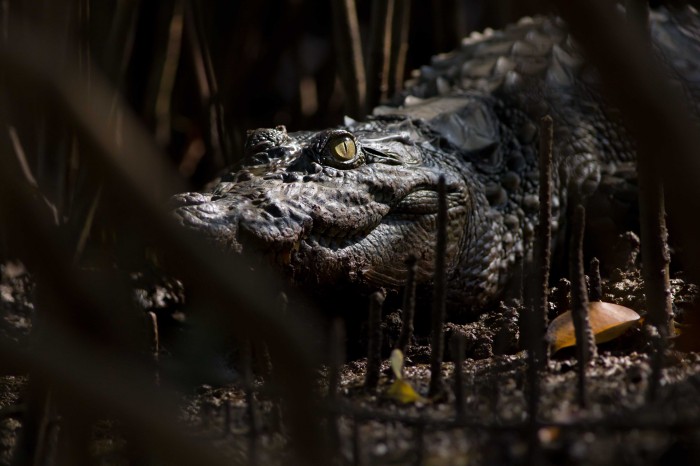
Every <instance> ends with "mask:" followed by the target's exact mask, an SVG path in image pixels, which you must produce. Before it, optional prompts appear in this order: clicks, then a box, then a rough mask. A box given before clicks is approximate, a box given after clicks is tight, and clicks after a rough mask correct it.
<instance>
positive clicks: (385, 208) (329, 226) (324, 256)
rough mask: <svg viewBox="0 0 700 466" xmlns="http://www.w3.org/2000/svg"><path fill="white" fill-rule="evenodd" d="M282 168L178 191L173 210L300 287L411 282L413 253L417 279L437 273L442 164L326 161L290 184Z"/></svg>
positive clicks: (455, 198)
mask: <svg viewBox="0 0 700 466" xmlns="http://www.w3.org/2000/svg"><path fill="white" fill-rule="evenodd" d="M278 175H279V172H277V173H271V172H265V173H262V174H260V175H256V176H252V177H246V178H249V179H247V180H245V181H242V182H237V183H231V184H230V186H228V187H227V188H226V189H224V190H222V189H219V190H218V192H217V193H206V194H199V193H185V194H180V195H178V196H175V197H174V199H173V201H174V202H175V204H176V206H177V207H176V208H175V209H174V211H173V213H174V216H175V218H176V219H177V220H178V221H179V223H181V224H182V225H184V226H186V227H188V228H190V229H194V230H197V231H199V232H201V233H202V234H204V235H205V236H207V237H209V238H211V239H212V240H214V241H215V242H216V243H218V244H219V245H222V246H223V247H224V248H225V249H227V250H230V251H234V252H241V251H243V250H246V251H247V250H257V251H261V252H263V253H264V255H266V256H267V257H268V258H270V260H271V261H273V262H275V263H277V264H278V265H280V266H281V267H282V268H283V269H284V270H286V271H287V273H288V274H290V275H291V276H292V277H293V279H294V280H295V281H297V282H300V283H304V284H338V283H355V284H358V283H359V284H363V285H368V286H387V287H391V288H396V287H399V286H401V285H402V284H403V283H404V282H405V279H406V275H407V269H406V265H405V262H406V260H407V259H408V257H409V256H415V257H416V258H417V259H418V264H417V265H418V268H417V270H418V272H417V273H418V280H419V282H421V281H424V282H427V281H429V280H431V278H432V274H433V264H434V253H433V250H434V241H435V235H436V233H435V232H436V229H437V224H436V222H437V194H436V191H435V190H436V187H437V179H438V178H439V174H438V172H437V171H436V170H435V171H434V170H420V169H417V168H416V167H411V168H410V169H403V168H402V167H391V166H374V167H372V169H371V170H370V169H369V168H367V167H361V168H360V169H358V170H353V171H340V170H334V169H328V168H326V169H324V170H323V171H321V172H319V173H316V174H314V175H310V176H305V177H292V178H293V181H290V178H289V177H285V176H278ZM396 180H401V183H398V184H397V183H396ZM382 181H387V182H386V183H384V184H382ZM399 185H400V186H399ZM448 185H449V186H450V189H449V194H448V218H449V221H448V223H449V224H448V233H449V235H450V241H448V245H449V249H448V253H447V258H448V261H447V263H448V264H450V265H452V266H454V265H455V264H456V262H457V261H458V256H459V251H460V247H461V246H462V244H463V236H464V231H465V228H464V226H465V224H466V218H467V214H468V212H467V207H466V205H467V204H468V203H467V202H466V199H465V198H466V192H465V191H464V190H462V189H461V184H460V183H459V180H458V178H456V177H454V178H452V179H451V180H450V183H448ZM223 191H225V192H223Z"/></svg>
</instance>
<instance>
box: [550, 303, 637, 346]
mask: <svg viewBox="0 0 700 466" xmlns="http://www.w3.org/2000/svg"><path fill="white" fill-rule="evenodd" d="M588 319H589V321H590V323H591V330H592V331H593V336H594V337H595V342H596V343H605V342H606V341H610V340H614V339H615V338H617V337H619V336H620V335H622V334H623V333H625V331H626V330H627V329H628V328H630V327H631V326H632V325H634V324H635V323H636V322H638V321H639V319H640V317H639V314H637V313H636V312H635V311H633V310H632V309H630V308H628V307H624V306H619V305H617V304H612V303H606V302H602V301H592V302H590V303H588ZM547 341H548V342H549V344H550V345H552V353H556V352H557V351H559V350H560V349H562V348H566V347H568V346H574V345H575V344H576V337H575V335H574V322H573V320H572V317H571V311H566V312H564V313H562V314H561V315H559V316H558V317H557V318H556V319H554V320H553V321H552V322H551V323H550V324H549V328H548V329H547Z"/></svg>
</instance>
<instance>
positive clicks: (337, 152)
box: [329, 136, 357, 162]
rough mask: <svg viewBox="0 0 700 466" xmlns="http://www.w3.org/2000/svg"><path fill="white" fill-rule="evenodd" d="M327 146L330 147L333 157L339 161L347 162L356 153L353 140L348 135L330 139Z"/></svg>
mask: <svg viewBox="0 0 700 466" xmlns="http://www.w3.org/2000/svg"><path fill="white" fill-rule="evenodd" d="M329 147H330V148H331V154H333V157H335V158H336V159H338V160H339V161H341V162H347V161H350V160H352V159H354V158H355V154H356V153H357V148H356V147H355V141H353V140H352V138H350V137H348V136H342V137H339V138H336V139H333V140H331V141H330V143H329Z"/></svg>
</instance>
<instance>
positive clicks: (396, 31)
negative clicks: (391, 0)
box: [387, 0, 411, 96]
mask: <svg viewBox="0 0 700 466" xmlns="http://www.w3.org/2000/svg"><path fill="white" fill-rule="evenodd" d="M410 25H411V2H410V0H395V6H394V19H393V21H392V25H391V58H390V60H389V77H388V79H387V85H388V89H387V95H388V96H392V95H394V94H395V93H396V92H398V91H400V90H401V89H402V88H403V81H404V73H405V72H406V55H407V54H408V32H409V28H410Z"/></svg>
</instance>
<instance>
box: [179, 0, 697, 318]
mask: <svg viewBox="0 0 700 466" xmlns="http://www.w3.org/2000/svg"><path fill="white" fill-rule="evenodd" d="M698 24H699V23H698V18H697V14H696V13H695V11H694V10H692V9H686V10H682V11H680V12H676V13H674V14H670V13H668V12H660V13H654V14H653V19H652V35H653V38H654V43H655V49H656V51H657V52H658V54H659V56H660V57H661V58H662V59H663V60H664V61H665V62H666V63H667V65H669V66H668V67H669V75H670V77H671V78H672V79H675V80H676V82H678V83H679V85H681V86H683V88H684V90H685V91H686V92H687V95H688V96H689V101H691V102H695V103H697V101H698V100H697V98H696V97H697V96H700V92H698V90H699V89H700V87H698V82H699V81H700V80H699V79H698V76H700V74H699V72H698V65H699V64H700V53H699V52H698V51H699V50H700V43H699V42H698V35H697V34H695V31H696V30H697V28H698ZM692 110H693V111H694V112H697V105H696V104H694V105H693V109H692ZM545 114H550V115H552V117H553V119H554V141H555V146H554V164H555V170H554V171H555V176H554V184H555V195H554V199H553V207H554V213H553V218H554V220H553V228H554V230H555V231H557V230H559V231H560V232H561V228H559V227H560V223H561V222H562V220H563V218H564V217H563V212H565V210H566V204H567V202H568V203H570V202H571V199H573V198H577V197H578V198H581V197H585V196H586V195H588V194H590V193H591V192H593V191H594V190H595V189H596V188H597V186H598V184H599V181H600V179H601V176H604V175H606V174H608V173H612V172H614V171H615V170H616V169H617V168H618V167H620V166H622V165H624V164H625V163H627V164H629V162H633V161H634V157H635V152H634V144H633V143H632V141H630V139H629V137H628V136H627V135H626V133H625V130H624V129H623V127H622V125H621V124H620V122H619V117H618V115H617V113H616V111H615V110H614V109H613V108H611V107H610V106H608V105H606V104H605V102H604V100H603V98H602V97H601V94H600V91H599V85H598V76H597V73H596V71H595V70H594V69H592V68H591V67H590V66H587V65H586V63H585V61H584V60H583V58H582V57H581V55H580V53H579V52H578V50H577V47H576V45H575V43H574V41H573V40H572V38H571V37H570V36H569V35H568V33H567V30H566V27H565V25H564V24H563V23H562V22H561V21H560V20H559V19H551V18H534V19H533V18H525V19H523V20H521V21H520V22H519V23H518V24H515V25H512V26H510V27H507V28H506V29H505V30H503V31H490V30H487V31H485V32H484V33H474V34H472V35H471V36H470V37H469V38H467V39H465V40H464V41H463V43H462V46H461V47H460V48H459V49H458V50H456V51H454V52H451V53H448V54H444V55H438V56H436V57H434V59H433V61H432V63H431V65H429V66H425V67H423V68H421V70H420V71H419V72H418V73H417V74H416V75H415V77H414V79H413V80H412V81H410V82H409V83H408V85H407V91H405V92H404V93H403V94H402V95H400V96H397V98H396V101H395V102H394V104H393V105H387V106H382V107H378V108H376V109H375V110H374V112H373V115H372V116H370V117H368V118H367V119H366V120H365V121H361V122H357V121H352V120H348V121H346V123H345V124H344V125H342V126H339V127H338V128H334V129H330V130H323V131H309V132H306V131H304V132H298V133H290V134H288V133H287V132H286V130H285V129H284V128H282V127H278V128H275V129H258V130H255V131H252V132H250V134H249V137H248V141H247V143H246V158H245V160H244V162H243V164H242V166H241V168H240V170H238V171H236V172H232V173H230V174H229V175H227V176H225V177H224V178H223V179H222V180H221V182H220V183H219V184H218V186H216V187H215V189H214V190H213V191H211V192H207V193H186V194H181V195H178V196H176V197H175V198H174V201H175V203H176V205H177V206H178V207H176V209H175V210H174V215H175V216H176V218H178V219H179V221H180V222H181V223H182V224H183V225H185V226H187V227H189V228H193V229H195V230H198V231H201V232H202V234H205V235H207V236H209V237H211V238H213V239H214V240H216V241H217V242H218V243H220V244H221V245H222V246H223V247H225V248H228V249H230V250H234V251H240V250H241V249H244V248H253V249H258V250H261V251H263V252H265V253H266V254H268V255H269V256H270V257H271V258H272V259H273V260H274V261H276V262H277V263H278V264H279V265H280V267H281V268H283V269H284V270H285V271H286V273H288V274H289V275H290V276H291V277H292V278H293V279H294V280H295V281H297V282H300V283H304V284H307V285H314V284H318V285H320V286H323V287H328V286H334V285H343V286H347V285H350V286H357V287H358V288H362V289H371V288H376V287H380V286H384V287H389V288H399V287H401V286H402V284H403V283H404V280H405V278H406V267H405V261H406V258H407V257H408V256H409V255H415V256H417V257H418V274H417V278H418V281H419V282H420V283H429V282H430V281H431V277H432V275H433V266H434V265H433V264H434V252H433V248H434V239H435V230H436V211H437V194H436V190H437V183H438V180H439V178H440V176H444V178H445V180H446V186H447V202H448V219H449V220H448V236H449V242H448V244H449V246H448V249H447V264H448V274H449V275H448V276H449V285H448V287H449V288H448V304H449V309H450V310H451V312H452V314H453V316H459V315H460V314H461V315H464V314H466V313H469V312H472V311H475V310H480V309H482V308H483V307H484V306H486V305H487V304H489V303H491V302H493V300H494V299H495V298H498V297H499V296H501V295H502V293H503V292H504V288H505V287H506V286H507V284H508V281H509V278H510V277H512V276H513V270H515V269H517V267H516V265H517V264H518V263H520V262H521V261H522V260H523V259H527V256H528V254H529V252H530V250H531V246H532V240H533V231H534V224H535V221H536V214H537V209H538V198H537V189H538V187H537V185H538V174H537V147H538V121H539V118H540V117H541V116H543V115H545Z"/></svg>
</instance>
